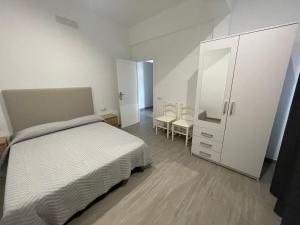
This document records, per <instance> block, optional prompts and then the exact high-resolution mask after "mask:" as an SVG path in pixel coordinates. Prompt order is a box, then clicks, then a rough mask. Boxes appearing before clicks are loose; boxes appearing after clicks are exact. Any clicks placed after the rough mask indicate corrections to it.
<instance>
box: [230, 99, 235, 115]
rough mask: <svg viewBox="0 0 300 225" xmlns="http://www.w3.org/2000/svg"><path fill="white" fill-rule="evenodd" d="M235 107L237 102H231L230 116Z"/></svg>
mask: <svg viewBox="0 0 300 225" xmlns="http://www.w3.org/2000/svg"><path fill="white" fill-rule="evenodd" d="M234 108H235V102H231V106H230V111H229V115H230V116H232V114H233V110H234Z"/></svg>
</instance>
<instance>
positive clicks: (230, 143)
mask: <svg viewBox="0 0 300 225" xmlns="http://www.w3.org/2000/svg"><path fill="white" fill-rule="evenodd" d="M296 31H297V24H291V25H284V26H280V27H274V28H268V29H264V30H259V31H253V32H248V33H245V34H240V35H236V36H231V37H226V38H221V39H217V40H211V41H206V42H202V43H201V46H200V62H199V75H198V84H197V96H196V105H195V110H196V113H195V123H194V132H193V142H192V154H193V155H194V156H198V157H201V158H205V159H208V160H211V161H214V162H216V163H218V164H221V165H223V166H225V167H228V168H231V169H233V170H236V171H239V172H241V173H243V174H246V175H248V176H251V177H253V178H257V179H258V178H259V177H260V174H261V169H262V165H263V162H264V158H265V155H266V150H267V146H268V142H269V138H270V135H271V130H272V126H273V123H274V118H275V114H276V111H277V107H278V103H279V99H280V95H281V91H282V87H283V83H284V79H285V75H286V71H287V67H288V64H289V59H290V55H291V52H292V47H293V43H294V39H295V35H296Z"/></svg>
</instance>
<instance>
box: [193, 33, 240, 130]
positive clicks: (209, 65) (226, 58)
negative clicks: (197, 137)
mask: <svg viewBox="0 0 300 225" xmlns="http://www.w3.org/2000/svg"><path fill="white" fill-rule="evenodd" d="M238 40H239V37H231V38H224V39H220V40H216V41H210V42H204V43H202V44H201V46H200V60H199V75H198V83H197V84H198V87H197V97H196V108H195V110H196V115H195V125H196V126H197V125H198V126H199V127H201V128H207V129H210V130H214V131H222V132H223V131H224V128H225V124H226V118H227V111H228V103H229V97H230V90H231V83H232V77H233V71H234V64H235V59H236V52H237V46H238Z"/></svg>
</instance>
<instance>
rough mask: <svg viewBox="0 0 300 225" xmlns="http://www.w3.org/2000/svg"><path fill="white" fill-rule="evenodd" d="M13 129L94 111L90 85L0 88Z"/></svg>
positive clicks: (85, 114) (17, 129)
mask: <svg viewBox="0 0 300 225" xmlns="http://www.w3.org/2000/svg"><path fill="white" fill-rule="evenodd" d="M2 94H3V97H4V101H5V105H6V109H7V112H8V115H9V119H10V122H11V125H12V129H13V132H14V133H15V132H17V131H19V130H22V129H25V128H28V127H31V126H35V125H40V124H43V123H50V122H56V121H62V120H68V119H73V118H76V117H80V116H87V115H91V114H94V107H93V99H92V90H91V88H88V87H87V88H85V87H84V88H57V89H56V88H55V89H24V90H3V91H2Z"/></svg>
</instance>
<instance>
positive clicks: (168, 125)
mask: <svg viewBox="0 0 300 225" xmlns="http://www.w3.org/2000/svg"><path fill="white" fill-rule="evenodd" d="M169 130H170V123H167V139H169Z"/></svg>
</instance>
